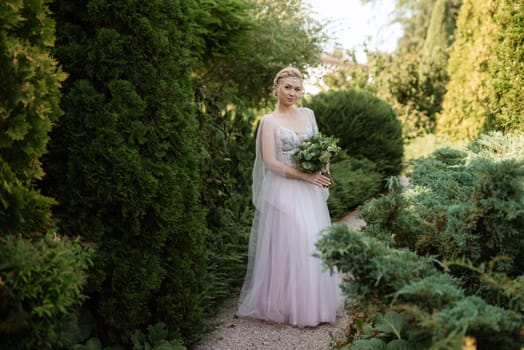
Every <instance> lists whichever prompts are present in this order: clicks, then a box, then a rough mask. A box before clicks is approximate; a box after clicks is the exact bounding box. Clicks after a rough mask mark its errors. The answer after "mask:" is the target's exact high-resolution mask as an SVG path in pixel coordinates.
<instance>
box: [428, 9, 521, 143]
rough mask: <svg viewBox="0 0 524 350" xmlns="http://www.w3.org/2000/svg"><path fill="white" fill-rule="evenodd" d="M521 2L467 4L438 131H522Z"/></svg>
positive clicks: (453, 133) (465, 134) (470, 134)
mask: <svg viewBox="0 0 524 350" xmlns="http://www.w3.org/2000/svg"><path fill="white" fill-rule="evenodd" d="M522 13H523V10H522V2H515V1H505V0H490V1H487V2H486V1H479V0H465V1H464V4H463V6H462V8H461V10H460V14H459V19H458V22H457V39H456V41H455V43H454V46H453V49H452V52H451V54H450V59H449V74H450V81H449V83H448V85H447V92H446V95H445V97H444V102H443V107H442V112H441V113H440V114H439V115H438V117H437V132H438V133H444V134H448V135H450V136H452V137H453V138H456V139H460V138H467V139H472V138H474V137H476V136H477V135H478V134H479V133H481V132H483V131H488V130H500V131H504V132H508V131H511V130H522V125H523V123H522V121H523V119H522V84H521V83H520V81H521V80H522V74H523V71H522V67H521V66H522V64H521V62H522V37H523V33H522Z"/></svg>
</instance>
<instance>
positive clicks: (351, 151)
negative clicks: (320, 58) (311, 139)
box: [307, 89, 403, 177]
mask: <svg viewBox="0 0 524 350" xmlns="http://www.w3.org/2000/svg"><path fill="white" fill-rule="evenodd" d="M307 105H308V106H309V107H310V108H312V109H313V110H314V111H315V115H316V117H317V122H318V126H319V129H320V130H321V131H322V132H323V133H325V134H328V135H333V136H336V137H338V138H339V139H340V146H341V147H342V148H343V149H345V150H346V151H347V153H348V155H349V156H350V157H353V158H358V159H360V158H365V159H368V160H370V161H372V162H374V163H375V164H376V167H377V171H378V172H379V173H381V174H383V176H384V177H387V176H392V175H398V174H399V173H400V171H401V170H402V156H403V139H402V126H401V124H400V122H399V120H398V119H397V118H396V115H395V112H394V111H393V109H392V108H391V106H390V105H388V104H387V103H386V102H384V101H382V100H380V99H379V98H378V97H376V96H375V95H373V94H371V93H369V92H366V91H361V90H355V89H349V90H345V91H328V92H322V93H319V94H317V95H315V96H313V97H312V98H311V99H310V100H309V101H307Z"/></svg>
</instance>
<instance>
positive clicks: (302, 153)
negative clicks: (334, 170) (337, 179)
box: [293, 133, 341, 183]
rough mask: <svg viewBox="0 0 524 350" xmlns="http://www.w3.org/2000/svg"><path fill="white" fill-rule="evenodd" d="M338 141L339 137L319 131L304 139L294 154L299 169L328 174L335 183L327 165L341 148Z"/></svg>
mask: <svg viewBox="0 0 524 350" xmlns="http://www.w3.org/2000/svg"><path fill="white" fill-rule="evenodd" d="M337 143H338V139H337V138H334V137H333V136H326V135H323V134H322V133H317V134H315V135H313V136H311V137H309V138H307V139H304V140H303V141H302V143H301V144H300V145H299V146H298V150H297V152H296V153H295V154H294V155H293V159H294V160H295V161H296V163H297V169H299V170H302V171H304V172H306V173H316V172H319V171H320V172H321V173H323V174H327V175H328V176H329V178H330V179H331V182H332V183H334V182H333V178H332V177H331V174H330V173H329V172H328V171H327V169H326V166H327V164H328V163H329V161H330V160H331V158H332V157H333V156H335V155H336V154H338V153H339V152H340V150H341V148H340V147H339V146H338V144H337Z"/></svg>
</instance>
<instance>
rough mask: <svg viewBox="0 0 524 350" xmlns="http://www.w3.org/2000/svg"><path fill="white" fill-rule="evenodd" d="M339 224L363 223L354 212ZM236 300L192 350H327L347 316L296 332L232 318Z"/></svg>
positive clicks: (340, 334)
mask: <svg viewBox="0 0 524 350" xmlns="http://www.w3.org/2000/svg"><path fill="white" fill-rule="evenodd" d="M339 222H345V223H347V224H348V226H349V227H351V228H353V229H355V230H358V229H359V228H360V227H362V226H363V225H365V222H364V221H363V220H362V219H360V218H359V217H358V214H357V213H356V212H352V213H350V214H348V215H347V216H346V217H344V218H342V219H341V220H340V221H339ZM237 302H238V297H234V298H232V299H230V300H228V301H227V302H225V303H224V305H223V309H222V310H221V311H220V312H219V313H218V314H217V315H216V316H215V318H214V319H213V320H212V321H214V322H217V323H218V328H217V330H216V331H215V332H214V333H212V334H211V335H210V336H209V337H208V338H206V339H204V340H203V341H201V342H199V343H198V344H196V345H195V346H194V347H193V348H192V349H193V350H331V349H333V345H334V344H335V343H336V341H337V340H340V339H344V338H345V337H344V334H345V330H346V328H347V326H348V324H349V321H350V316H348V315H341V316H339V318H337V322H336V323H335V324H332V325H331V324H322V325H320V326H318V327H315V328H309V327H307V328H297V327H291V326H288V325H285V324H277V323H269V322H264V321H259V320H250V319H240V318H236V317H235V312H236V308H237Z"/></svg>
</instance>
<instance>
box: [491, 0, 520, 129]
mask: <svg viewBox="0 0 524 350" xmlns="http://www.w3.org/2000/svg"><path fill="white" fill-rule="evenodd" d="M494 20H495V22H496V23H497V24H498V25H499V30H498V32H497V35H496V37H495V38H494V43H493V45H492V48H491V54H492V55H493V57H492V58H491V59H490V60H489V71H490V72H491V76H492V79H491V81H490V84H491V85H492V86H491V89H490V92H491V96H490V101H489V110H490V113H489V115H488V121H487V123H488V124H489V126H488V128H489V129H494V130H501V131H504V132H508V131H511V130H516V131H521V132H524V84H522V80H523V79H524V65H523V64H522V61H523V60H524V25H522V23H523V22H524V2H523V1H522V0H519V1H514V0H502V1H500V4H499V6H498V7H497V9H496V12H495V14H494Z"/></svg>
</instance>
